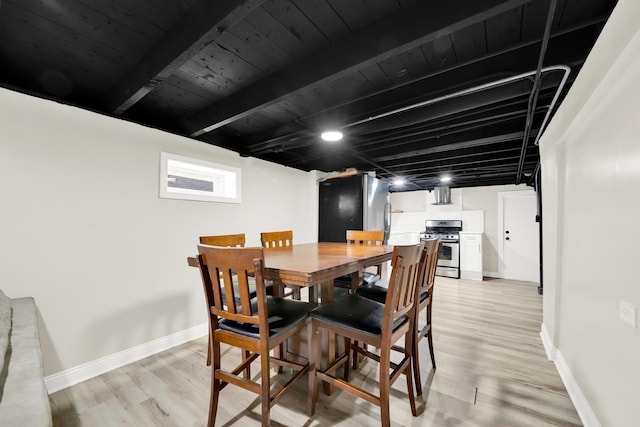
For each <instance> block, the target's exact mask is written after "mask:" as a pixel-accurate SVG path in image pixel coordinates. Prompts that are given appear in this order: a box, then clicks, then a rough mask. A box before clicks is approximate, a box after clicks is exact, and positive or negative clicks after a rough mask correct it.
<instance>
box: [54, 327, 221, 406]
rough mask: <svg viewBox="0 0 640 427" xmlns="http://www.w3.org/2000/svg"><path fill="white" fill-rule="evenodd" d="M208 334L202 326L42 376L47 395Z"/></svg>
mask: <svg viewBox="0 0 640 427" xmlns="http://www.w3.org/2000/svg"><path fill="white" fill-rule="evenodd" d="M208 333H209V325H208V323H206V322H205V323H201V324H199V325H195V326H192V327H191V328H189V329H184V330H182V331H178V332H175V333H173V334H170V335H167V336H164V337H161V338H157V339H155V340H153V341H149V342H147V343H144V344H140V345H137V346H135V347H131V348H128V349H126V350H122V351H120V352H118V353H114V354H110V355H108V356H105V357H102V358H100V359H96V360H94V361H91V362H88V363H85V364H82V365H79V366H75V367H73V368H71V369H67V370H64V371H61V372H57V373H55V374H52V375H49V376H47V377H45V379H44V382H45V384H46V386H47V392H48V393H49V394H52V393H55V392H56V391H59V390H62V389H65V388H67V387H71V386H72V385H74V384H78V383H81V382H82V381H86V380H88V379H91V378H94V377H97V376H98V375H102V374H104V373H105V372H109V371H112V370H114V369H117V368H120V367H122V366H125V365H128V364H129V363H133V362H136V361H138V360H140V359H144V358H145V357H149V356H151V355H154V354H156V353H159V352H161V351H165V350H168V349H170V348H173V347H176V346H178V345H181V344H184V343H186V342H189V341H191V340H194V339H196V338H200V337H203V336H205V335H207V334H208Z"/></svg>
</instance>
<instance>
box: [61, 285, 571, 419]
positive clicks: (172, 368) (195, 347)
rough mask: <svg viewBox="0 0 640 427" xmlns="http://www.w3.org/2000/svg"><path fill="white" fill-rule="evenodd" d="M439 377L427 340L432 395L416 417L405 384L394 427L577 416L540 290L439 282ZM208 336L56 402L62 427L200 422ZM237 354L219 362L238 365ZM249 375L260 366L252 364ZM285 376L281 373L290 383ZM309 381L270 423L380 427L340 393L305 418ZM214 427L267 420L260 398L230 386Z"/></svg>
mask: <svg viewBox="0 0 640 427" xmlns="http://www.w3.org/2000/svg"><path fill="white" fill-rule="evenodd" d="M433 319H434V320H433V323H434V325H433V328H434V346H435V355H436V363H437V366H438V368H437V370H433V369H431V362H430V359H429V354H428V350H427V348H426V345H427V343H426V340H423V341H422V342H421V344H420V345H421V368H422V379H423V381H424V384H423V390H424V395H423V396H422V398H419V399H418V400H417V403H418V413H419V414H418V417H416V418H414V417H412V416H411V411H410V409H409V403H408V399H407V396H406V382H405V381H404V379H400V380H398V381H397V382H396V383H395V384H394V387H393V391H392V396H391V417H392V423H393V425H398V426H438V427H440V426H491V427H497V426H536V427H538V426H545V425H556V426H576V425H581V423H580V419H579V418H578V415H577V413H576V411H575V409H574V407H573V405H572V403H571V400H570V399H569V397H568V395H567V392H566V390H565V388H564V386H563V384H562V382H561V380H560V377H559V375H558V373H557V371H556V369H555V366H554V365H553V363H552V362H549V361H548V360H547V358H546V356H545V353H544V349H543V347H542V343H541V341H540V337H539V331H540V324H541V321H542V297H541V296H539V295H538V294H537V284H534V283H529V282H510V281H506V280H498V279H489V280H485V281H484V282H475V281H467V280H454V279H446V278H442V277H438V278H436V290H435V298H434V307H433ZM206 345H207V339H206V337H205V338H202V339H198V340H195V341H192V342H189V343H187V344H184V345H181V346H179V347H176V348H174V349H171V350H168V351H165V352H162V353H159V354H157V355H154V356H152V357H149V358H146V359H143V360H141V361H139V362H136V363H133V364H131V365H128V366H125V367H123V368H120V369H116V370H114V371H112V372H108V373H106V374H104V375H101V376H99V377H96V378H93V379H91V380H88V381H85V382H83V383H81V384H77V385H75V386H73V387H70V388H68V389H65V390H62V391H59V392H57V393H54V394H52V395H51V396H50V401H51V406H52V411H53V420H54V425H55V426H65V427H76V426H82V427H85V426H122V425H130V426H140V427H143V426H180V427H182V426H203V425H206V421H207V411H208V401H209V400H208V399H209V368H208V367H207V366H205V356H206ZM238 358H239V351H238V350H237V349H227V350H226V352H225V354H224V356H223V361H227V362H230V361H233V362H236V361H237V359H238ZM255 366H256V367H255V368H254V371H253V374H256V373H257V369H258V366H259V365H257V364H256V365H255ZM376 368H377V365H376V364H375V363H373V362H367V363H365V364H364V365H363V366H362V367H361V369H360V370H359V371H358V372H355V373H354V375H353V378H354V381H358V382H359V383H360V384H362V383H367V384H368V385H367V386H368V387H371V389H372V390H375V381H374V380H375V379H376V375H377V369H376ZM288 375H289V374H287V373H284V374H279V375H275V374H274V376H273V379H274V381H284V380H285V379H286V378H287V377H288ZM306 384H307V381H306V379H305V380H303V381H301V382H299V383H298V384H297V386H296V388H295V389H294V390H292V391H293V392H292V393H288V394H287V395H285V396H284V397H283V399H282V400H280V402H279V403H278V404H276V406H274V407H273V409H272V410H271V424H272V425H274V426H334V425H335V426H359V427H362V426H376V425H379V409H378V408H377V407H375V406H373V405H371V404H369V403H367V402H365V401H363V400H361V399H357V398H355V397H353V396H351V395H348V394H346V393H342V392H340V391H338V392H335V393H334V394H333V395H332V396H326V395H323V394H321V395H320V399H319V401H318V406H317V409H316V414H315V415H314V416H313V417H312V418H309V417H307V415H306V396H307V393H306ZM220 399H221V401H220V405H219V409H218V419H217V423H216V425H219V426H231V425H235V426H253V425H259V424H260V421H259V420H260V404H259V400H258V399H257V397H256V395H254V394H252V393H250V392H248V391H245V390H240V389H239V388H238V387H234V386H229V387H226V388H225V389H224V390H223V391H222V394H221V398H220Z"/></svg>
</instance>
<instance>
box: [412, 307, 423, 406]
mask: <svg viewBox="0 0 640 427" xmlns="http://www.w3.org/2000/svg"><path fill="white" fill-rule="evenodd" d="M419 329H420V325H418V322H417V316H416V322H415V324H414V326H413V333H412V334H411V340H412V342H411V365H412V366H413V377H414V378H415V379H416V394H417V395H418V396H422V379H421V378H420V354H419V353H418V344H419V343H420V335H419V334H420V330H419Z"/></svg>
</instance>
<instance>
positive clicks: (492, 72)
mask: <svg viewBox="0 0 640 427" xmlns="http://www.w3.org/2000/svg"><path fill="white" fill-rule="evenodd" d="M604 20H605V18H604V17H599V18H598V19H594V20H592V21H589V25H586V24H579V25H575V26H573V27H570V28H569V29H566V28H565V29H561V30H558V32H557V33H556V34H554V35H553V37H557V38H556V39H555V40H554V44H553V45H552V46H550V52H549V55H548V59H549V62H550V63H551V64H555V63H562V64H567V63H573V62H576V61H581V59H583V55H582V53H581V52H585V51H587V50H588V49H589V47H590V46H591V44H589V39H588V38H587V37H584V36H583V34H582V30H584V29H585V28H588V27H590V26H592V25H596V24H598V23H601V22H603V21H604ZM540 41H541V39H540V38H537V39H535V40H530V41H527V42H525V43H520V44H518V45H515V46H511V47H508V48H505V49H503V50H501V51H500V52H493V53H490V54H486V55H483V56H480V57H478V58H474V59H471V60H468V61H466V62H464V63H460V64H455V65H453V66H451V67H449V68H447V69H444V70H438V71H437V72H434V73H430V74H428V75H426V76H424V77H421V78H419V79H417V80H415V81H412V82H409V83H406V84H403V85H400V86H396V87H392V88H389V89H385V90H383V91H380V92H378V93H376V94H373V95H371V96H367V97H366V98H363V99H359V100H356V101H354V102H349V103H347V104H345V105H342V106H339V107H335V108H331V109H328V110H326V111H323V112H321V113H317V114H314V115H312V116H309V117H307V118H303V119H301V120H299V121H297V122H296V123H295V125H294V126H292V125H291V124H286V125H282V126H279V127H277V128H274V129H270V130H268V131H265V132H263V133H258V134H256V135H249V136H247V145H248V150H249V152H250V153H252V154H255V153H260V152H263V151H266V150H270V149H272V148H273V147H283V146H288V145H291V144H294V145H295V142H296V141H297V140H299V139H304V138H306V137H309V136H314V135H315V133H314V131H313V130H311V128H312V127H313V126H312V125H311V123H313V122H323V121H329V120H323V118H324V115H331V116H338V117H342V118H344V120H345V121H347V122H351V121H357V120H360V119H362V118H363V117H370V116H373V115H376V114H378V113H380V112H384V111H389V110H391V109H393V108H397V107H401V106H404V105H406V104H407V103H408V102H410V100H412V99H414V100H415V99H416V98H419V99H424V98H425V97H429V96H431V97H435V96H438V94H442V88H451V87H458V88H462V87H468V86H469V85H470V84H471V82H470V80H472V81H475V80H476V79H481V78H482V79H484V81H486V79H488V78H491V77H492V76H494V77H495V79H497V78H502V77H505V75H507V74H506V72H509V73H510V74H509V75H514V74H518V73H520V72H527V71H531V70H532V69H534V67H535V65H536V59H537V57H538V54H539V52H540V49H539V47H538V46H537V45H536V43H539V42H540ZM567 52H570V53H569V56H568V55H567ZM445 71H446V72H445ZM470 76H474V77H470ZM528 93H529V92H528ZM354 111H357V112H359V114H358V115H354V113H353V112H354Z"/></svg>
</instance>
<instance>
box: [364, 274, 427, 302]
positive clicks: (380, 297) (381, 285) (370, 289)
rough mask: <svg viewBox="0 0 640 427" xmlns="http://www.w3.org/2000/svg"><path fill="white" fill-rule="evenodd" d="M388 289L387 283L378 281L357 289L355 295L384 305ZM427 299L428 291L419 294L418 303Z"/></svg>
mask: <svg viewBox="0 0 640 427" xmlns="http://www.w3.org/2000/svg"><path fill="white" fill-rule="evenodd" d="M388 289H389V281H388V280H385V279H380V280H378V281H377V282H374V283H371V284H369V285H366V286H361V287H359V288H358V289H356V294H358V295H361V296H363V297H365V298H369V299H372V300H374V301H377V302H379V303H382V304H384V302H385V301H386V299H387V290H388ZM427 298H429V291H424V292H423V293H421V294H420V303H422V302H423V301H425V300H426V299H427Z"/></svg>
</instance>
